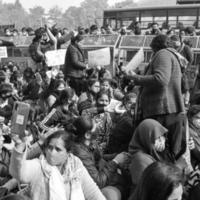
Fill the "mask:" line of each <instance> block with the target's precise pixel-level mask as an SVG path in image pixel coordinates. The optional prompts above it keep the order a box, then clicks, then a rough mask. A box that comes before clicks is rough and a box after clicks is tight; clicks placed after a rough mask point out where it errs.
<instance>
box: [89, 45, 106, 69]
mask: <svg viewBox="0 0 200 200" xmlns="http://www.w3.org/2000/svg"><path fill="white" fill-rule="evenodd" d="M88 65H89V66H90V67H95V66H106V65H110V48H103V49H99V50H94V51H88Z"/></svg>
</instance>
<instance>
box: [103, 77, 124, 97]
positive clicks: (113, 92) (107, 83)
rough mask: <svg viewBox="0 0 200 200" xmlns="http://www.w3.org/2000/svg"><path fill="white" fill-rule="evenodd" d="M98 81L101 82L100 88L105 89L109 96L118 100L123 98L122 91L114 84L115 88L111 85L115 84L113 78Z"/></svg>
mask: <svg viewBox="0 0 200 200" xmlns="http://www.w3.org/2000/svg"><path fill="white" fill-rule="evenodd" d="M100 83H101V85H100V89H101V90H104V91H107V92H108V93H109V95H110V96H111V98H113V99H117V100H119V101H121V100H122V99H123V97H124V95H123V93H122V92H121V91H120V90H119V89H118V88H117V87H116V86H115V88H114V87H112V85H116V84H114V81H113V80H112V81H111V80H110V79H102V80H101V82H100Z"/></svg>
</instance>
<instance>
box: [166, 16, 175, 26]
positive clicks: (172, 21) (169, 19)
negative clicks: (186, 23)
mask: <svg viewBox="0 0 200 200" xmlns="http://www.w3.org/2000/svg"><path fill="white" fill-rule="evenodd" d="M176 20H177V17H176V16H170V17H168V24H169V25H170V26H171V27H176Z"/></svg>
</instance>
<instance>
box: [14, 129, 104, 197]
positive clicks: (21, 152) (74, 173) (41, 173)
mask: <svg viewBox="0 0 200 200" xmlns="http://www.w3.org/2000/svg"><path fill="white" fill-rule="evenodd" d="M71 147H72V140H71V137H70V133H68V132H65V131H56V132H54V134H52V135H51V136H49V137H48V138H47V140H46V142H45V146H44V152H43V153H44V154H42V155H41V156H40V158H39V159H33V160H26V152H27V150H26V145H25V143H23V142H22V141H21V140H20V139H18V140H16V145H15V149H14V151H13V153H12V157H11V165H10V172H11V174H12V175H13V176H14V177H15V178H17V179H18V180H20V181H21V182H23V183H28V184H30V197H31V199H33V200H36V199H37V200H38V199H44V200H47V199H49V198H53V199H54V198H55V199H58V198H59V199H63V200H64V199H89V200H104V199H105V197H104V196H103V195H102V193H101V192H100V190H99V188H98V187H97V185H96V183H95V182H94V181H93V180H92V178H91V177H90V176H89V174H88V172H87V170H86V169H85V167H84V166H83V164H82V162H81V161H80V160H79V159H78V158H77V157H75V156H74V155H73V154H71V153H70V150H71Z"/></svg>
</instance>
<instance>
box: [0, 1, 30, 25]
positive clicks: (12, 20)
mask: <svg viewBox="0 0 200 200" xmlns="http://www.w3.org/2000/svg"><path fill="white" fill-rule="evenodd" d="M27 16H28V13H27V12H26V11H25V9H24V8H23V6H22V5H21V3H20V1H19V0H16V1H15V3H5V4H2V2H0V18H1V21H0V23H1V24H15V26H16V27H17V28H19V27H20V28H21V27H23V26H25V25H26V24H27Z"/></svg>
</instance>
